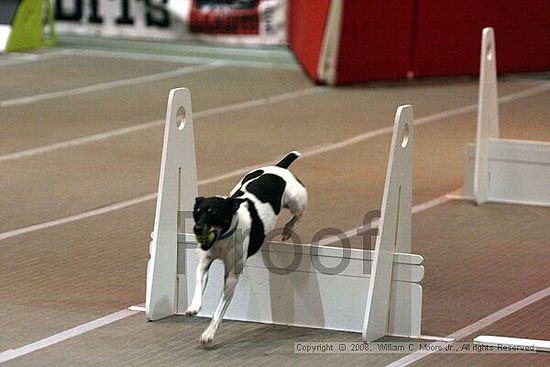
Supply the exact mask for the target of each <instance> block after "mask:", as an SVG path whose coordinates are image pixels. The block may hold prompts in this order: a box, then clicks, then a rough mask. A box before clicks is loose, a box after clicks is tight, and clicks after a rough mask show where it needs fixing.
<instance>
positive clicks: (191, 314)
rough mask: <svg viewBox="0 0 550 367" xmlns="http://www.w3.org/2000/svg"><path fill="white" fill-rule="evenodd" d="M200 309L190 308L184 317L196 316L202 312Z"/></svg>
mask: <svg viewBox="0 0 550 367" xmlns="http://www.w3.org/2000/svg"><path fill="white" fill-rule="evenodd" d="M200 310H201V309H200V307H189V308H188V309H187V310H186V311H185V312H184V315H187V316H195V315H196V314H198V313H199V311H200Z"/></svg>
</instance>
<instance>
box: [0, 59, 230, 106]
mask: <svg viewBox="0 0 550 367" xmlns="http://www.w3.org/2000/svg"><path fill="white" fill-rule="evenodd" d="M222 64H223V63H221V62H219V63H212V64H207V65H194V66H187V67H183V68H179V69H175V70H170V71H165V72H162V73H157V74H151V75H145V76H140V77H136V78H129V79H123V80H115V81H112V82H105V83H99V84H94V85H89V86H86V87H81V88H74V89H65V90H61V91H57V92H49V93H42V94H36V95H34V96H28V97H20V98H13V99H6V100H3V101H0V107H2V108H6V107H12V106H20V105H24V104H29V103H34V102H40V101H46V100H51V99H55V98H62V97H68V96H75V95H79V94H85V93H91V92H98V91H103V90H107V89H111V88H118V87H123V86H128V85H135V84H141V83H148V82H154V81H158V80H161V79H169V78H175V77H178V76H181V75H185V74H191V73H196V72H201V71H206V70H210V69H213V68H217V67H220V66H221V65H222Z"/></svg>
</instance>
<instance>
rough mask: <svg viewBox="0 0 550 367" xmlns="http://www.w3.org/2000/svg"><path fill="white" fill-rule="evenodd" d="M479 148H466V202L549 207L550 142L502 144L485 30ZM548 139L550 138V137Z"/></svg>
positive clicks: (490, 40)
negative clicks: (470, 200) (469, 200)
mask: <svg viewBox="0 0 550 367" xmlns="http://www.w3.org/2000/svg"><path fill="white" fill-rule="evenodd" d="M480 64H481V70H480V82H479V100H478V105H479V107H478V118H477V134H476V143H475V145H474V144H468V145H467V146H466V164H465V167H466V168H465V175H464V196H466V197H470V198H473V199H474V200H475V201H476V202H477V203H478V204H483V203H485V202H487V201H494V202H504V203H514V204H529V205H544V206H548V205H550V141H548V142H542V141H525V140H511V139H502V138H500V134H499V118H498V102H497V97H498V96H497V68H496V53H495V37H494V32H493V29H492V28H485V29H483V33H482V45H481V63H480ZM548 138H549V139H550V136H548Z"/></svg>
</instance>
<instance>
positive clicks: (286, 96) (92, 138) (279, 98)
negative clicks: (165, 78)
mask: <svg viewBox="0 0 550 367" xmlns="http://www.w3.org/2000/svg"><path fill="white" fill-rule="evenodd" d="M327 90H328V89H326V88H322V87H313V88H307V89H301V90H297V91H292V92H288V93H283V94H278V95H275V96H271V97H265V98H258V99H254V100H251V101H246V102H239V103H235V104H231V105H227V106H222V107H216V108H211V109H208V110H204V111H199V112H195V113H193V118H194V119H198V118H204V117H209V116H213V115H216V114H220V113H225V112H230V111H237V110H241V109H244V108H250V107H257V106H262V105H266V104H269V103H277V102H283V101H286V100H290V99H293V98H297V97H301V96H307V95H310V94H315V93H320V92H324V91H327ZM164 123H165V120H156V121H151V122H145V123H142V124H139V125H133V126H128V127H124V128H121V129H116V130H109V131H106V132H103V133H99V134H94V135H88V136H83V137H80V138H75V139H70V140H65V141H62V142H59V143H55V144H50V145H43V146H41V147H36V148H31V149H26V150H21V151H18V152H14V153H10V154H6V155H3V156H0V162H2V161H9V160H13V159H19V158H24V157H31V156H35V155H39V154H44V153H48V152H52V151H55V150H59V149H65V148H70V147H74V146H78V145H82V144H88V143H95V142H98V141H103V140H106V139H110V138H113V137H116V136H121V135H126V134H130V133H135V132H138V131H142V130H145V129H150V128H153V127H158V126H162V125H164Z"/></svg>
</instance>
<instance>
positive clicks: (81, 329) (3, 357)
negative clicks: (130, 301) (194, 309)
mask: <svg viewBox="0 0 550 367" xmlns="http://www.w3.org/2000/svg"><path fill="white" fill-rule="evenodd" d="M136 313H139V311H130V310H122V311H118V312H115V313H112V314H110V315H107V316H105V317H102V318H99V319H97V320H93V321H90V322H87V323H85V324H82V325H79V326H76V327H74V328H72V329H69V330H65V331H62V332H60V333H58V334H54V335H52V336H49V337H47V338H44V339H42V340H38V341H36V342H34V343H31V344H27V345H25V346H23V347H21V348H17V349H9V350H6V351H3V352H0V363H3V362H7V361H10V360H12V359H15V358H18V357H21V356H24V355H26V354H29V353H32V352H34V351H37V350H40V349H44V348H47V347H49V346H51V345H54V344H57V343H60V342H62V341H64V340H67V339H71V338H74V337H75V336H79V335H82V334H84V333H87V332H88V331H91V330H95V329H97V328H100V327H102V326H105V325H109V324H111V323H113V322H115V321H118V320H122V319H124V318H126V317H128V316H132V315H135V314H136Z"/></svg>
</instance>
